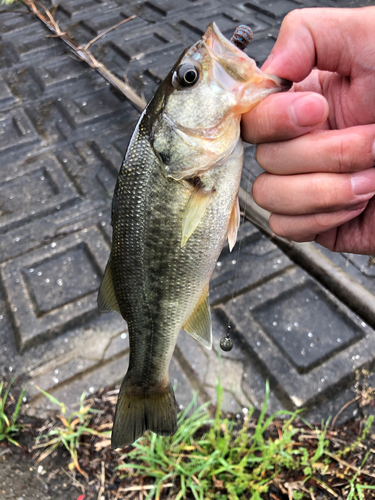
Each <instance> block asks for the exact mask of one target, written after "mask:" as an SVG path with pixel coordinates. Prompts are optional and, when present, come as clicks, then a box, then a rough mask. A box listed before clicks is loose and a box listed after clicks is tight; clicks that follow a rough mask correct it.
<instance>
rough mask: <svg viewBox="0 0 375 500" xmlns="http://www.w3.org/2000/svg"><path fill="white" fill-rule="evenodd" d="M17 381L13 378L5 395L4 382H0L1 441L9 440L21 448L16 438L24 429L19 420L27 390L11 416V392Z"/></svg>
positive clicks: (21, 395)
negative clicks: (9, 411) (9, 413)
mask: <svg viewBox="0 0 375 500" xmlns="http://www.w3.org/2000/svg"><path fill="white" fill-rule="evenodd" d="M14 380H15V377H13V378H12V380H11V381H10V383H9V385H8V387H7V388H6V389H5V392H4V395H2V394H3V390H4V382H0V441H3V440H5V439H6V440H7V441H9V442H10V443H13V444H15V445H16V446H19V444H18V443H17V441H16V440H15V439H14V437H15V436H16V435H17V434H18V433H19V432H20V431H21V430H22V429H23V428H24V426H23V424H21V423H20V422H19V420H18V418H19V413H20V409H21V404H22V399H23V397H24V395H25V390H24V389H22V391H21V393H20V395H19V397H18V399H17V402H16V406H15V408H14V410H13V413H12V414H11V415H10V416H9V415H8V414H7V413H8V411H7V410H8V405H9V399H8V398H9V391H10V388H11V386H12V384H13V382H14Z"/></svg>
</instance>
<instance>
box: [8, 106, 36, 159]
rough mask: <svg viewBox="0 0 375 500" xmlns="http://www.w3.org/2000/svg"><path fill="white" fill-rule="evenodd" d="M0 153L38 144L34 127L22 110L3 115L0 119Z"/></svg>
mask: <svg viewBox="0 0 375 500" xmlns="http://www.w3.org/2000/svg"><path fill="white" fill-rule="evenodd" d="M0 141H1V145H0V153H1V154H4V153H8V152H9V151H12V150H15V149H18V150H19V149H20V148H21V147H23V146H31V145H33V144H35V143H37V142H40V139H39V137H38V135H37V134H36V132H35V130H34V127H33V126H32V124H31V122H30V120H29V119H28V117H27V116H26V114H25V112H24V111H23V110H22V109H17V110H15V111H12V112H8V113H4V115H3V116H2V117H0Z"/></svg>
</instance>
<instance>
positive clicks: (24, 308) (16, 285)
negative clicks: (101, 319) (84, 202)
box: [1, 227, 109, 349]
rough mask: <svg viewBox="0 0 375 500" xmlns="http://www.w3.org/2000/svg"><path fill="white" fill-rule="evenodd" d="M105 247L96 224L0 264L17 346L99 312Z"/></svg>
mask: <svg viewBox="0 0 375 500" xmlns="http://www.w3.org/2000/svg"><path fill="white" fill-rule="evenodd" d="M108 254H109V250H108V247H107V245H106V244H105V243H104V239H103V235H102V233H101V232H100V231H99V230H98V228H96V227H92V228H90V229H85V230H83V231H81V232H79V233H77V234H72V235H70V236H68V237H66V238H63V239H61V240H58V241H57V242H53V243H52V244H51V245H48V246H45V247H44V248H43V249H39V250H36V251H34V252H30V253H28V254H26V255H23V256H21V257H17V258H15V259H13V260H11V261H10V262H7V263H6V264H4V265H3V266H2V267H1V272H2V279H3V282H4V287H5V291H6V295H7V300H8V305H9V311H10V314H11V315H12V320H13V326H14V330H15V336H16V339H17V343H18V347H19V348H20V349H27V348H29V347H32V346H34V345H36V344H38V343H41V342H43V341H44V340H46V339H47V338H51V337H55V336H56V335H58V334H59V333H61V332H63V331H64V330H66V329H67V328H68V327H72V326H75V325H77V324H80V323H82V322H83V321H85V320H87V319H88V318H90V317H93V316H95V315H97V314H98V309H97V304H96V296H97V293H96V289H97V288H98V286H99V283H100V280H101V277H102V274H103V272H104V268H105V264H106V261H107V259H108Z"/></svg>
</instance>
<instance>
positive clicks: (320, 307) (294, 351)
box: [253, 281, 364, 373]
mask: <svg viewBox="0 0 375 500" xmlns="http://www.w3.org/2000/svg"><path fill="white" fill-rule="evenodd" d="M253 315H254V317H255V318H256V319H257V320H258V321H259V322H260V324H261V325H262V328H263V329H264V331H265V332H266V333H267V334H268V335H269V336H270V338H271V339H272V340H273V341H274V342H275V343H276V344H277V345H278V346H279V348H280V349H281V351H283V352H284V353H285V354H286V355H287V356H288V357H289V360H290V362H291V363H293V364H295V366H296V367H297V369H298V370H299V372H300V373H302V372H305V371H308V370H311V369H312V368H313V367H314V366H316V365H317V364H320V363H322V362H323V361H324V360H325V359H327V358H328V357H330V356H332V355H333V354H336V353H337V352H338V351H340V350H342V349H345V348H346V347H347V346H348V345H349V344H350V343H353V342H356V341H358V340H360V339H361V338H362V337H363V335H364V332H363V330H362V329H360V328H358V326H357V325H356V324H355V323H353V322H352V321H351V320H350V319H349V318H348V316H347V315H345V314H343V310H340V309H339V308H338V307H337V305H336V304H334V303H333V302H331V301H330V299H329V297H327V295H326V294H325V293H323V292H322V289H321V288H320V287H319V286H318V285H316V284H315V283H314V282H312V281H310V282H309V283H307V284H305V285H304V286H302V287H297V288H293V289H292V290H289V291H287V292H285V293H282V294H280V295H279V296H278V297H277V298H276V299H273V300H271V301H266V302H265V303H264V304H262V305H261V306H259V307H257V308H254V309H253Z"/></svg>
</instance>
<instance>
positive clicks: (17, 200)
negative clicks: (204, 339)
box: [0, 0, 375, 420]
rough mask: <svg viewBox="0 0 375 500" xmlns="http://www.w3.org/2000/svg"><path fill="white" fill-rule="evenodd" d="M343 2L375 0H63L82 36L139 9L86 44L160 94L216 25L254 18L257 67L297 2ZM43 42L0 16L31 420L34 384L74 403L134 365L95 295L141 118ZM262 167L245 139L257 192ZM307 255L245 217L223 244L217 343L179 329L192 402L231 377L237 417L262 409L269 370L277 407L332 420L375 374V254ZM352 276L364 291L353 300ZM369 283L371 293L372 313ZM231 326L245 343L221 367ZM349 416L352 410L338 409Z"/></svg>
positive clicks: (0, 257) (180, 384)
mask: <svg viewBox="0 0 375 500" xmlns="http://www.w3.org/2000/svg"><path fill="white" fill-rule="evenodd" d="M339 4H340V6H349V7H354V6H360V5H367V1H365V0H363V1H362V2H361V1H350V2H349V1H348V2H345V1H344V2H336V1H334V0H332V1H331V0H321V1H320V0H277V1H274V2H269V1H268V0H250V1H245V2H238V3H235V4H233V5H229V4H228V2H227V1H224V0H198V1H190V0H189V1H181V0H180V1H171V0H154V1H153V2H149V1H143V0H141V1H138V0H134V1H133V0H131V1H129V2H126V5H125V4H124V2H122V1H121V0H116V1H104V0H95V1H94V0H92V1H87V0H67V1H64V2H62V3H61V4H60V5H59V8H58V9H57V13H56V19H57V20H58V21H59V23H60V27H61V28H62V29H64V30H66V31H67V32H68V33H70V34H71V35H72V36H74V38H75V40H76V41H77V43H78V44H85V43H88V42H89V41H90V40H91V39H92V38H93V37H95V36H97V35H98V34H100V33H101V32H102V31H103V30H105V29H107V28H109V27H111V26H113V25H114V24H116V23H118V22H119V21H121V20H122V19H126V18H127V17H129V16H130V15H133V14H135V15H137V16H138V17H137V18H136V19H135V20H133V21H130V22H128V23H126V24H124V25H122V26H121V27H119V28H118V29H116V30H114V31H111V32H110V33H108V34H106V35H105V36H103V37H101V38H100V39H99V40H98V41H97V42H95V43H94V44H93V45H92V46H91V47H90V50H92V52H93V54H94V56H95V57H96V58H97V59H98V60H100V61H101V62H102V63H104V64H105V65H106V66H107V67H108V68H109V69H110V70H111V71H112V72H114V73H115V74H116V75H117V76H118V77H120V78H122V77H123V76H124V75H126V78H127V79H128V81H129V83H130V85H131V86H132V87H133V88H134V89H135V90H136V91H137V92H138V93H139V94H144V95H145V96H146V98H147V99H149V98H150V97H151V96H152V95H153V93H154V91H155V89H156V88H157V86H158V84H159V83H160V81H161V80H162V79H163V78H164V77H165V76H166V74H167V72H168V71H169V69H170V67H171V65H172V64H173V63H174V61H175V60H176V59H177V57H178V55H179V54H180V52H181V51H182V50H183V49H184V48H185V47H186V46H187V45H189V44H192V43H193V42H194V41H196V39H197V38H198V37H199V36H201V34H202V33H203V32H204V31H205V28H206V25H207V24H208V23H209V22H211V21H216V22H217V24H218V25H219V28H220V29H221V30H222V31H223V32H224V34H226V35H227V36H230V35H231V34H232V33H233V31H234V29H235V28H236V26H237V25H238V24H242V23H246V24H248V25H249V26H250V27H251V28H252V29H253V31H254V40H253V41H252V43H251V44H250V46H249V47H248V50H247V51H248V53H249V54H250V55H251V56H252V57H254V58H255V59H256V60H257V62H258V63H259V64H261V63H262V62H263V61H264V60H265V59H266V57H267V55H268V54H269V52H270V50H271V48H272V46H273V44H274V42H275V40H276V37H277V33H278V30H279V27H280V23H281V21H282V19H283V17H284V16H285V15H286V14H287V13H288V12H289V11H290V10H293V9H295V8H301V7H310V6H311V7H314V6H315V7H317V6H333V7H337V6H338V5H339ZM17 10H19V7H18V8H17ZM46 35H49V33H48V31H47V30H46V29H45V28H44V27H43V26H42V25H41V24H40V22H39V21H38V20H37V19H35V18H34V17H33V16H31V15H21V14H18V13H9V12H8V13H2V14H1V15H0V68H1V69H0V154H1V158H2V162H1V166H0V170H1V181H0V234H1V237H0V276H1V288H0V339H1V343H0V374H1V373H7V374H9V373H17V374H20V375H26V376H27V377H28V379H29V381H30V386H29V390H28V398H29V411H30V413H34V414H35V413H37V414H41V412H42V410H45V409H47V407H48V403H47V402H46V401H45V400H44V399H43V398H41V397H40V396H39V395H38V391H37V390H36V388H35V385H38V386H40V387H42V388H43V389H46V390H48V391H50V392H51V393H53V394H54V395H55V396H56V397H58V398H61V399H62V400H64V401H65V402H66V403H67V404H68V405H73V404H74V403H76V402H77V400H78V399H79V396H80V395H81V393H82V391H87V392H88V393H90V392H92V391H94V390H96V389H98V388H99V387H100V386H102V385H110V384H115V383H118V382H119V381H120V380H121V379H122V377H123V375H124V373H125V371H126V364H127V359H128V338H127V327H126V323H125V322H124V321H123V320H122V318H120V316H118V315H116V313H110V314H100V313H99V311H98V310H97V308H96V293H97V288H98V286H99V283H100V280H101V277H102V274H103V270H104V266H105V263H106V259H107V256H108V253H109V249H110V241H111V228H110V224H109V221H110V203H111V196H112V192H113V188H114V185H115V181H116V175H117V171H118V169H119V167H120V164H121V160H122V157H123V154H124V152H125V149H126V146H127V143H128V140H129V138H130V135H131V132H132V129H133V127H134V125H135V123H136V121H137V119H138V117H139V113H138V112H137V111H136V110H135V109H134V108H133V107H132V105H131V104H130V103H129V102H127V101H126V99H124V98H123V97H122V96H120V95H118V94H117V93H116V92H114V91H113V90H111V88H110V87H109V85H108V84H107V83H106V82H105V81H104V80H103V79H102V78H101V77H100V76H99V75H98V74H97V73H96V72H95V71H94V70H93V69H92V68H89V67H87V66H84V65H83V63H81V62H78V61H76V60H74V59H73V58H72V57H71V56H70V54H69V52H68V50H67V48H66V46H65V45H64V44H63V43H62V42H61V41H60V40H58V39H56V38H51V37H47V36H46ZM260 171H261V169H260V167H259V165H257V164H256V162H255V159H254V147H253V146H248V147H247V149H246V158H245V168H244V175H243V179H242V183H241V185H242V187H243V188H244V189H245V190H246V189H250V188H251V183H252V181H253V180H254V178H255V176H256V175H257V174H258V173H259V172H260ZM304 248H306V247H303V246H302V247H301V246H298V245H295V246H293V247H286V246H285V245H283V243H282V241H281V240H278V239H273V240H270V239H268V238H267V237H266V236H265V235H264V234H263V233H262V232H261V231H260V230H259V229H257V228H256V227H255V226H253V225H252V224H251V223H250V222H246V223H245V224H243V225H242V226H241V229H240V232H239V241H238V243H237V245H236V247H235V249H234V250H233V252H232V253H229V250H228V248H227V247H225V248H224V249H223V252H222V255H221V257H220V259H219V262H218V265H217V267H216V269H215V272H214V274H213V277H212V281H211V295H210V301H211V306H212V311H213V325H214V333H213V335H214V340H215V348H214V350H213V351H207V350H205V349H204V348H202V347H201V346H200V345H198V344H197V343H196V342H195V341H194V340H193V339H191V338H190V337H189V336H187V334H185V333H182V334H181V335H180V338H179V340H178V344H177V348H176V352H175V357H174V360H173V363H172V365H171V380H172V382H173V383H176V384H177V391H176V395H177V400H178V401H179V403H180V404H181V405H182V406H186V405H187V404H188V402H189V401H190V399H191V396H192V392H193V390H198V392H199V397H200V400H201V401H203V400H206V399H211V400H215V390H214V387H215V383H216V382H217V379H218V376H219V374H220V373H221V382H222V384H223V386H224V389H225V398H224V402H225V407H226V409H228V410H231V411H238V410H239V409H241V408H243V407H245V406H248V405H250V404H252V405H255V406H256V407H258V408H259V407H260V406H261V405H262V403H263V400H264V392H265V380H266V379H267V378H268V379H269V381H270V385H271V394H270V401H269V410H270V411H276V410H278V409H281V408H286V409H289V410H292V409H295V408H301V407H304V408H306V412H307V416H308V418H310V419H311V420H320V418H321V417H324V418H327V416H328V414H333V415H334V414H335V413H337V412H338V411H339V409H340V408H341V407H342V406H343V405H344V404H345V403H346V402H347V401H349V400H350V399H351V397H352V393H351V388H352V387H353V384H354V383H355V380H356V377H357V378H358V375H357V374H358V373H362V372H363V370H364V369H365V370H368V371H367V372H366V373H368V374H369V377H370V378H369V380H372V379H371V377H374V375H372V374H371V373H372V369H373V367H374V362H375V345H374V343H375V331H374V328H375V320H373V321H371V317H372V316H371V311H375V296H374V295H375V271H374V269H375V267H374V266H373V261H372V260H371V259H369V258H368V257H363V256H355V255H347V254H345V255H341V254H332V253H331V252H328V251H326V250H322V251H321V252H322V254H324V256H325V258H326V269H327V270H328V271H327V272H325V273H324V275H323V273H322V272H321V267H319V265H318V264H317V263H318V257H317V256H318V251H316V252H315V250H314V252H315V253H314V252H312V251H311V252H310V253H308V252H305V253H303V249H304ZM309 248H310V247H309ZM313 248H314V247H313ZM296 249H297V250H296ZM298 252H299V253H298ZM296 254H298V255H299V257H298V256H297V257H296ZM327 259H328V260H327ZM337 269H339V270H340V273H341V274H340V273H337ZM319 270H320V271H319ZM348 283H355V284H356V285H358V286H356V287H354V288H353V290H354V291H352V293H349V292H350V290H349V288H348V287H349V285H348ZM353 286H354V285H353ZM345 287H346V288H345ZM357 290H363V291H364V293H365V295H366V301H367V302H366V304H367V305H366V307H365V308H364V307H362V306H361V304H362V303H363V300H362V299H361V297H362V295H361V294H359V292H358V293H357ZM363 296H364V295H363ZM232 298H233V301H232ZM356 298H357V299H358V300H356ZM366 311H367V313H366ZM369 311H370V312H369ZM229 321H230V323H231V325H232V327H233V328H232V331H233V340H234V344H235V347H234V349H233V351H231V352H229V353H221V360H220V359H219V357H218V353H217V348H218V343H219V341H220V338H221V337H222V336H224V335H225V333H226V330H227V325H228V323H229ZM361 376H362V375H361ZM353 411H358V409H356V408H355V406H354V405H353V406H351V407H350V408H349V409H347V411H346V413H343V414H342V415H341V418H344V417H346V418H348V417H349V416H351V415H353Z"/></svg>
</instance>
